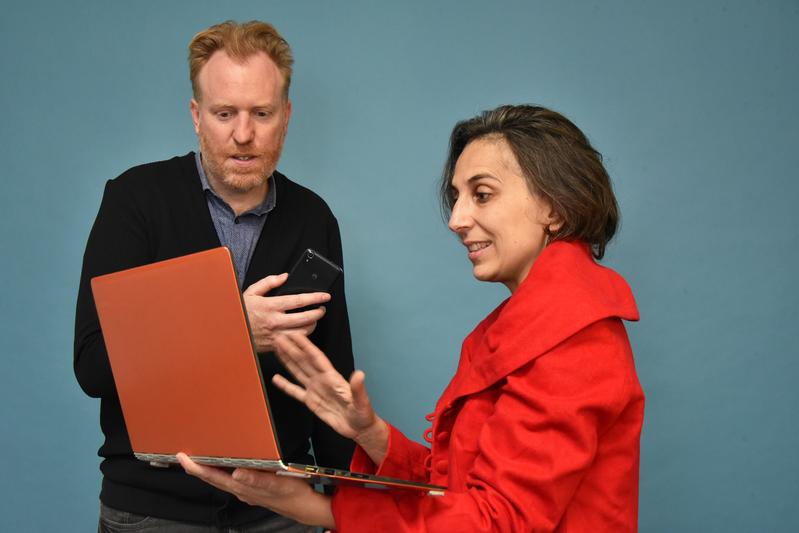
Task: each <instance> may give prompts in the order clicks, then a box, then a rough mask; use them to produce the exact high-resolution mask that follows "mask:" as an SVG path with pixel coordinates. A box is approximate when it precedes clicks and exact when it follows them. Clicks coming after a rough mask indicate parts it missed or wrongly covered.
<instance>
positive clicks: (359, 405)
mask: <svg viewBox="0 0 799 533" xmlns="http://www.w3.org/2000/svg"><path fill="white" fill-rule="evenodd" d="M350 390H351V391H352V403H353V405H354V406H355V408H356V409H359V410H368V411H371V410H372V402H370V401H369V394H368V393H367V392H366V374H365V373H364V372H363V371H362V370H356V371H355V372H353V373H352V377H350Z"/></svg>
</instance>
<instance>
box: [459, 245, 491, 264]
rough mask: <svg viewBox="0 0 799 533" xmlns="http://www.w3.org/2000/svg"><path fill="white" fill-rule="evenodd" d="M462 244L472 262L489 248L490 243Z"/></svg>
mask: <svg viewBox="0 0 799 533" xmlns="http://www.w3.org/2000/svg"><path fill="white" fill-rule="evenodd" d="M463 244H464V246H466V248H467V249H468V250H469V259H470V260H472V261H474V260H475V259H477V258H478V257H480V255H482V254H483V251H484V250H485V249H486V248H488V247H489V246H491V241H473V242H464V243H463Z"/></svg>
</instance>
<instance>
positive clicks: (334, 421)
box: [272, 334, 389, 464]
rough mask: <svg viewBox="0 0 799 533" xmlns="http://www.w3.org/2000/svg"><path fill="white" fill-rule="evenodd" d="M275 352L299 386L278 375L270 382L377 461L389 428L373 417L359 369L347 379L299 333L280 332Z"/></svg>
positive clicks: (382, 453)
mask: <svg viewBox="0 0 799 533" xmlns="http://www.w3.org/2000/svg"><path fill="white" fill-rule="evenodd" d="M275 345H276V347H277V355H278V358H279V359H280V361H281V362H282V363H283V365H284V366H285V367H286V368H287V369H288V370H289V372H291V373H292V374H293V375H294V377H295V378H297V381H299V382H300V384H301V385H302V386H300V385H296V384H294V383H292V382H290V381H289V380H287V379H286V378H284V377H283V376H281V375H279V374H278V375H275V376H274V377H273V378H272V382H273V383H274V384H275V386H277V387H278V388H279V389H281V390H282V391H283V392H285V393H286V394H288V395H289V396H291V397H292V398H295V399H296V400H298V401H300V402H302V403H304V404H305V405H306V406H307V407H308V409H310V410H311V412H312V413H314V414H315V415H316V416H318V417H319V418H320V419H321V420H322V421H324V422H325V423H326V424H327V425H329V426H330V427H332V428H333V429H334V430H335V431H336V432H338V433H339V434H341V435H343V436H345V437H348V438H350V439H353V440H354V441H355V442H357V443H358V445H359V446H360V447H361V448H363V450H364V451H365V452H366V453H367V454H368V455H369V457H370V458H371V459H372V461H374V462H375V464H380V463H381V462H382V461H383V458H384V457H385V455H386V451H387V449H388V435H389V430H388V426H387V425H386V423H385V422H384V421H383V420H382V419H381V418H380V417H378V416H377V414H376V413H375V411H374V409H372V403H371V402H370V401H369V395H368V394H367V393H366V386H365V384H364V380H365V379H366V375H365V374H364V373H363V372H361V371H360V370H356V371H355V372H353V374H352V377H351V378H350V380H349V381H347V380H346V379H344V377H343V376H342V375H341V374H339V373H338V372H337V371H336V369H335V368H334V367H333V365H332V364H331V363H330V361H329V360H328V358H327V357H326V356H325V354H324V353H322V351H321V350H320V349H319V348H317V347H316V346H314V344H313V343H312V342H311V341H310V340H308V339H307V338H306V337H304V336H302V335H296V334H286V335H280V336H279V337H278V338H277V339H276V342H275Z"/></svg>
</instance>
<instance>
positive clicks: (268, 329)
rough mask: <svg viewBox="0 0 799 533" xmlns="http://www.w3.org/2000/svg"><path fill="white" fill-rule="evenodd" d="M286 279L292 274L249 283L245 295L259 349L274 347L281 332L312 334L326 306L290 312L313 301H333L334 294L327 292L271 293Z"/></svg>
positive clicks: (267, 350) (245, 305)
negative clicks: (331, 297)
mask: <svg viewBox="0 0 799 533" xmlns="http://www.w3.org/2000/svg"><path fill="white" fill-rule="evenodd" d="M286 279H288V274H280V275H277V276H267V277H265V278H263V279H262V280H260V281H256V282H255V283H253V284H252V285H250V286H249V287H247V289H246V290H245V291H244V293H243V295H242V296H243V298H244V307H245V308H246V309H247V317H248V319H249V321H250V330H251V331H252V336H253V339H254V340H255V349H256V350H257V351H258V352H269V351H274V350H275V337H276V336H277V335H278V334H279V333H290V332H295V333H300V334H302V335H305V336H308V335H310V334H311V333H313V330H314V329H316V323H317V322H318V321H319V320H321V318H322V317H323V316H324V315H325V308H324V307H318V308H316V309H311V310H310V311H303V312H302V313H287V311H290V310H292V309H299V308H301V307H306V306H309V305H320V306H321V304H323V303H325V302H328V301H330V295H329V294H327V293H325V292H311V293H306V294H292V295H287V296H267V294H268V293H269V291H271V290H272V289H275V288H277V287H280V286H281V285H283V283H285V282H286Z"/></svg>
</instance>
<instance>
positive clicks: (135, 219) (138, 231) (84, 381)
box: [73, 180, 151, 398]
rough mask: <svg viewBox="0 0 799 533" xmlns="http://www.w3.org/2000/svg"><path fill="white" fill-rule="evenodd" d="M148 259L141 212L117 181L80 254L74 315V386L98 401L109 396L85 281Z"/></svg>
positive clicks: (109, 378) (102, 346) (104, 359)
mask: <svg viewBox="0 0 799 533" xmlns="http://www.w3.org/2000/svg"><path fill="white" fill-rule="evenodd" d="M150 255H151V254H150V252H149V249H148V239H147V231H146V226H145V223H144V217H143V216H142V213H141V212H140V211H139V210H138V209H137V208H136V206H135V205H134V202H133V201H132V198H131V197H130V195H128V194H126V193H125V190H124V187H123V186H122V184H121V183H120V182H119V181H117V180H111V181H109V182H108V183H106V186H105V192H104V193H103V200H102V203H101V205H100V210H99V212H98V213H97V218H96V219H95V221H94V226H92V230H91V233H90V234H89V240H88V242H87V243H86V251H85V252H84V254H83V268H82V271H81V276H80V285H79V288H78V302H77V309H76V311H75V352H74V361H73V364H74V369H75V376H76V377H77V378H78V383H79V384H80V386H81V388H82V389H83V391H84V392H85V393H86V394H88V395H89V396H92V397H94V398H99V397H103V396H106V395H108V394H112V393H115V387H114V378H113V376H112V374H111V366H110V364H109V362H108V353H107V352H106V349H105V342H104V341H103V335H102V333H101V331H100V322H99V321H98V319H97V310H96V308H95V306H94V297H93V296H92V290H91V285H90V282H91V279H92V278H93V277H95V276H99V275H102V274H108V273H110V272H116V271H118V270H124V269H126V268H132V267H134V266H139V265H143V264H145V263H147V262H148V260H149V257H150Z"/></svg>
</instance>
